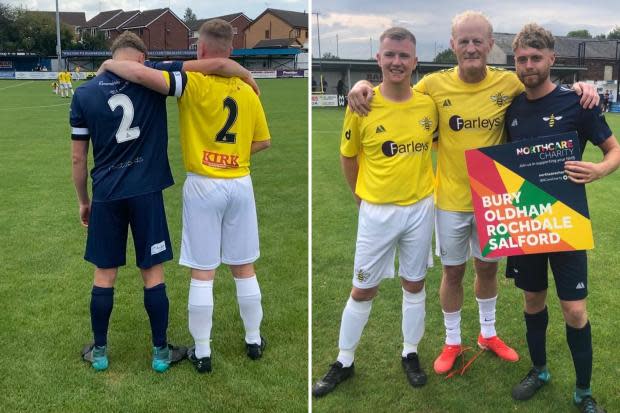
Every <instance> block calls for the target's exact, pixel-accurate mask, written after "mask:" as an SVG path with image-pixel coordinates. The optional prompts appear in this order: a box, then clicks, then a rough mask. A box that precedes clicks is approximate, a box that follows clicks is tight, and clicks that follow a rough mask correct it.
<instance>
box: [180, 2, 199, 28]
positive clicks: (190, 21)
mask: <svg viewBox="0 0 620 413" xmlns="http://www.w3.org/2000/svg"><path fill="white" fill-rule="evenodd" d="M183 21H184V22H185V24H187V27H189V28H190V29H191V28H192V27H194V25H195V24H196V22H197V21H198V19H197V18H196V15H195V14H194V12H193V11H192V9H190V8H189V7H188V8H186V9H185V14H184V15H183Z"/></svg>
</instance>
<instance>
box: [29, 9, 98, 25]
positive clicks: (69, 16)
mask: <svg viewBox="0 0 620 413" xmlns="http://www.w3.org/2000/svg"><path fill="white" fill-rule="evenodd" d="M30 13H33V14H38V15H42V16H47V17H50V18H52V19H54V21H55V20H56V12H55V11H31V12H30ZM59 17H60V22H61V23H64V24H68V25H69V26H84V25H85V24H86V13H85V12H83V11H61V12H60V16H59Z"/></svg>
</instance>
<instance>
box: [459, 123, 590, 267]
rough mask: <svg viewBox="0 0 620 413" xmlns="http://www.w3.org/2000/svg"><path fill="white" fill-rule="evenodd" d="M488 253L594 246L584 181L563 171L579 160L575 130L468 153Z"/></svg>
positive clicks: (480, 232)
mask: <svg viewBox="0 0 620 413" xmlns="http://www.w3.org/2000/svg"><path fill="white" fill-rule="evenodd" d="M465 159H466V161H467V169H468V172H469V180H470V186H471V194H472V201H473V206H474V214H475V217H476V225H477V229H478V237H479V240H480V250H481V251H482V254H483V255H484V256H485V257H490V258H491V257H502V256H509V255H523V254H537V253H542V252H558V251H573V250H586V249H592V248H594V239H593V236H592V226H591V223H590V217H589V213H588V204H587V199H586V193H585V187H584V185H579V184H575V183H573V182H571V181H570V180H568V179H567V176H566V175H565V174H564V161H566V160H580V159H581V154H580V152H579V143H578V139H577V134H576V132H571V133H567V134H562V135H553V136H546V137H541V138H534V139H527V140H523V141H519V142H514V143H509V144H506V145H498V146H493V147H488V148H479V149H473V150H469V151H466V152H465Z"/></svg>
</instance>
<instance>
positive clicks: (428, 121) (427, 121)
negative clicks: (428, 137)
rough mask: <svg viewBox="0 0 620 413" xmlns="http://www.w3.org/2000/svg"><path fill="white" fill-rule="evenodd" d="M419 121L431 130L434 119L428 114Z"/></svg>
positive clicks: (426, 128) (425, 128)
mask: <svg viewBox="0 0 620 413" xmlns="http://www.w3.org/2000/svg"><path fill="white" fill-rule="evenodd" d="M418 123H419V124H420V125H421V126H422V127H423V128H424V130H427V131H429V130H431V126H433V121H432V120H431V119H430V118H429V117H428V116H425V117H424V119H422V120H421V121H420V122H418Z"/></svg>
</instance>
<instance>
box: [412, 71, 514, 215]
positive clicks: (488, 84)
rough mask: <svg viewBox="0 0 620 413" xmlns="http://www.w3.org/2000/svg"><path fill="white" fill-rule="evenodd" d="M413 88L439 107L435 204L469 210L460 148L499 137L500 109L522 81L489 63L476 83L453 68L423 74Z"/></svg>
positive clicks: (500, 140)
mask: <svg viewBox="0 0 620 413" xmlns="http://www.w3.org/2000/svg"><path fill="white" fill-rule="evenodd" d="M414 89H415V90H416V91H419V92H421V93H425V94H427V95H429V96H430V97H431V98H432V99H433V101H434V102H435V105H436V106H437V110H438V111H439V143H438V145H439V146H438V154H437V176H436V187H435V204H436V206H437V207H438V208H440V209H443V210H446V211H458V212H471V211H473V205H472V202H471V190H470V186H469V178H468V175H467V166H466V164H465V151H466V150H468V149H474V148H481V147H485V146H491V145H498V144H500V143H504V142H505V132H504V116H505V114H506V109H508V106H510V103H511V102H512V100H513V98H515V97H516V96H518V95H519V94H520V93H521V92H523V91H524V90H525V89H524V87H523V84H522V83H521V82H520V81H519V79H518V78H517V75H516V74H515V73H514V72H509V71H506V70H504V69H498V68H494V67H491V66H487V75H486V77H485V78H484V80H482V81H481V82H478V83H474V84H472V83H465V82H463V81H462V80H461V79H460V78H459V76H458V68H457V67H454V68H451V69H446V70H442V71H439V72H435V73H431V74H429V75H426V76H425V77H424V78H422V80H420V82H418V83H417V84H416V85H415V87H414Z"/></svg>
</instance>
